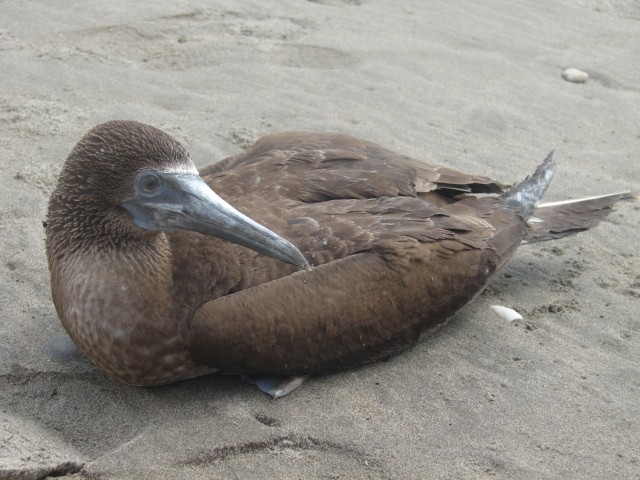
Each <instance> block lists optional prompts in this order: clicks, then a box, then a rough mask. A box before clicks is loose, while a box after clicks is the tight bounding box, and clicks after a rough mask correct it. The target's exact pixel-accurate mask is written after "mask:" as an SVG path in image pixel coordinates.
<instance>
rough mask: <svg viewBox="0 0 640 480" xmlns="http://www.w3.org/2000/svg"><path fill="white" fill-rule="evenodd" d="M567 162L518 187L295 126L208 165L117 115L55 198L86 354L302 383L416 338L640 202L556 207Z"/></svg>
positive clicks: (137, 372) (163, 375)
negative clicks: (528, 248)
mask: <svg viewBox="0 0 640 480" xmlns="http://www.w3.org/2000/svg"><path fill="white" fill-rule="evenodd" d="M554 166H555V162H554V160H553V155H549V157H547V159H546V160H545V161H544V163H543V164H542V165H540V166H539V167H538V169H537V170H536V171H535V173H534V174H533V175H531V176H530V177H528V178H527V179H526V180H525V181H523V182H522V183H520V184H519V185H516V186H514V187H511V188H506V187H504V186H503V185H501V184H500V183H498V182H496V181H493V180H491V179H489V178H487V177H483V176H477V175H469V174H466V173H462V172H458V171H456V170H452V169H450V168H446V167H439V166H432V165H429V164H426V163H423V162H419V161H416V160H413V159H411V158H409V157H406V156H404V155H399V154H396V153H393V152H391V151H390V150H387V149H385V148H383V147H380V146H378V145H376V144H374V143H370V142H367V141H363V140H358V139H356V138H353V137H350V136H347V135H342V134H335V133H303V132H285V133H279V134H274V135H269V136H266V137H263V138H261V139H260V140H259V141H258V142H257V143H256V144H255V145H254V146H253V147H252V148H251V149H249V150H248V151H246V152H244V153H241V154H240V155H237V156H234V157H230V158H227V159H226V160H223V161H221V162H219V163H217V164H214V165H212V166H209V167H207V168H204V169H203V170H202V171H201V172H200V173H198V171H197V170H196V168H195V166H194V164H193V163H192V161H191V159H190V157H189V153H188V151H187V150H186V149H185V148H184V147H183V146H182V145H181V144H180V143H179V142H177V141H176V140H174V139H173V138H172V137H170V136H169V135H167V134H166V133H164V132H162V131H160V130H158V129H156V128H154V127H151V126H149V125H145V124H142V123H138V122H133V121H112V122H108V123H104V124H101V125H98V126H96V127H94V128H93V129H92V130H91V131H89V132H88V133H87V134H86V135H85V136H84V137H83V138H82V139H81V140H80V141H79V142H78V144H77V145H76V146H75V147H74V149H73V150H72V152H71V153H70V155H69V157H68V158H67V161H66V163H65V165H64V167H63V170H62V172H61V174H60V179H59V181H58V185H57V187H56V189H55V191H54V192H53V194H52V196H51V200H50V203H49V211H48V216H47V241H46V245H47V256H48V260H49V269H50V272H51V289H52V296H53V301H54V304H55V307H56V311H57V313H58V316H59V317H60V319H61V321H62V324H63V325H64V327H65V329H66V331H67V332H68V334H69V336H70V337H71V339H72V340H73V342H75V344H76V345H77V346H78V347H79V348H80V350H81V351H82V352H83V353H84V354H85V355H86V356H87V357H89V358H90V359H91V360H92V361H93V362H94V363H95V364H96V365H97V366H98V367H100V368H101V369H102V370H104V371H105V372H107V373H108V374H109V375H111V376H112V377H114V378H116V379H118V380H120V381H122V382H126V383H128V384H132V385H161V384H166V383H171V382H175V381H179V380H184V379H188V378H192V377H195V376H199V375H204V374H207V373H210V372H214V371H219V372H223V373H239V374H250V375H277V376H288V377H295V378H296V379H298V383H299V378H300V377H301V376H305V375H309V374H315V373H326V372H333V371H337V370H341V369H345V368H350V367H355V366H358V365H362V364H365V363H368V362H372V361H375V360H378V359H381V358H384V357H388V356H389V355H391V354H394V353H397V352H400V351H402V350H405V349H407V348H409V347H411V346H412V345H414V344H415V343H416V342H417V341H418V339H419V338H420V336H421V334H422V333H424V332H425V331H427V330H429V329H430V328H432V327H434V326H437V325H440V324H443V323H444V322H445V321H446V320H447V319H448V318H450V317H451V316H452V315H453V314H454V313H455V312H456V311H457V310H458V309H460V308H461V307H462V306H463V305H464V304H466V303H467V302H469V301H470V300H471V299H472V298H473V297H474V296H475V295H476V294H478V293H479V292H480V291H481V290H482V289H483V288H484V287H485V286H486V285H487V283H488V282H489V280H490V279H491V278H492V276H493V275H494V274H495V273H496V272H497V271H499V270H500V268H501V267H502V266H503V265H504V264H505V262H506V261H507V260H508V259H509V258H510V257H511V256H512V254H513V253H514V251H515V250H516V249H517V248H518V246H519V245H520V244H521V243H523V242H528V243H532V242H536V241H540V240H548V239H552V238H559V237H563V236H566V235H570V234H573V233H576V232H579V231H582V230H586V229H588V228H591V227H592V226H594V225H595V224H597V222H598V220H599V219H600V218H602V217H604V216H605V215H606V214H608V213H609V211H610V210H611V206H612V205H613V204H614V203H615V202H616V201H617V200H620V199H626V198H631V197H632V195H631V194H629V193H619V194H613V195H605V196H601V197H594V198H590V199H586V200H580V201H570V202H560V203H556V204H549V205H548V206H545V205H544V204H542V205H538V203H539V201H540V198H541V197H542V194H543V193H544V191H545V190H546V188H547V186H548V184H549V182H550V180H551V177H552V175H553V171H554ZM214 192H217V193H214ZM218 195H219V196H218ZM223 199H224V200H223ZM227 202H229V203H227ZM231 205H234V207H235V208H234V207H231ZM236 209H237V210H236ZM241 212H242V213H241ZM249 217H250V218H249ZM285 238H286V239H287V240H285ZM291 385H295V382H294V383H293V384H291ZM259 386H261V388H263V389H265V390H267V391H269V392H270V393H272V394H275V395H280V394H282V393H286V391H288V390H287V389H285V390H279V388H280V387H273V386H266V387H265V385H264V384H259ZM289 388H291V387H289Z"/></svg>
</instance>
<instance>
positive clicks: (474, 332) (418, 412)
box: [0, 0, 640, 479]
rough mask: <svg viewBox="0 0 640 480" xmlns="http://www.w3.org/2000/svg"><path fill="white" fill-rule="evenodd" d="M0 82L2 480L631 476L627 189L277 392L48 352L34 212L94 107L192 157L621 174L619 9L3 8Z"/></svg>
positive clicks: (623, 89) (634, 31)
mask: <svg viewBox="0 0 640 480" xmlns="http://www.w3.org/2000/svg"><path fill="white" fill-rule="evenodd" d="M569 67H572V68H578V69H580V70H583V71H585V72H587V73H588V74H589V76H590V77H589V80H588V81H587V82H586V83H584V84H576V83H571V82H568V81H566V80H564V79H563V78H562V72H563V70H564V69H566V68H569ZM0 80H1V86H2V88H1V89H0V169H1V182H2V188H1V189H0V236H1V238H2V249H1V252H0V318H1V320H0V477H2V478H14V477H18V478H42V477H44V476H46V475H47V474H53V475H57V476H68V477H69V478H95V479H111V478H115V479H121V478H152V479H153V478H193V479H199V478H202V479H204V478H206V479H210V478H243V479H244V478H283V479H294V478H343V479H347V478H348V479H358V478H451V479H462V478H492V479H494V478H499V479H514V478H538V479H544V478H580V479H585V478H640V477H639V475H638V472H640V367H639V365H640V258H639V256H638V249H639V244H638V240H637V238H638V232H639V229H638V227H639V225H640V208H639V206H638V204H637V203H636V204H633V203H627V204H624V205H621V206H620V207H619V208H618V210H617V212H615V213H614V214H613V215H612V216H611V217H610V220H609V221H607V222H606V223H604V224H603V225H601V227H599V228H598V229H596V230H594V231H592V232H589V233H586V234H583V235H580V236H577V237H573V238H570V239H565V240H562V241H557V242H554V243H543V244H536V245H532V246H528V247H523V248H522V249H520V250H519V252H518V253H517V254H516V256H515V258H514V259H513V260H512V261H511V263H510V264H509V266H508V268H507V269H506V271H505V272H504V273H503V274H501V275H500V276H499V278H497V279H496V280H495V281H494V282H493V284H492V285H490V286H489V288H488V289H487V290H486V291H485V292H484V293H483V294H482V295H481V296H479V297H478V298H477V299H476V300H475V301H474V302H473V303H472V304H470V305H469V306H467V307H466V308H465V309H463V310H462V311H461V312H460V313H459V314H458V315H457V316H456V317H455V318H454V319H452V321H451V322H450V323H449V325H447V327H445V328H444V329H441V330H440V331H438V332H437V333H436V334H435V335H433V336H432V337H430V338H428V339H427V340H426V341H425V342H424V343H422V344H421V345H419V346H417V347H416V348H414V349H412V350H411V351H410V352H408V353H406V354H403V355H400V356H397V357H395V358H392V359H391V360H389V361H388V362H385V363H380V364H376V365H372V366H368V367H365V368H360V369H356V370H353V371H348V372H345V373H342V374H337V375H331V376H324V377H318V378H314V379H311V380H309V381H308V382H307V383H305V384H304V385H303V386H302V387H301V388H299V389H298V390H297V391H295V392H294V393H293V394H291V395H290V396H289V397H286V398H284V399H280V400H277V401H273V400H271V399H270V398H269V397H267V396H266V395H264V394H262V393H261V392H259V391H258V390H257V389H255V388H254V387H253V386H251V385H248V384H246V383H243V382H242V381H240V380H239V379H238V378H236V377H221V376H210V377H205V378H200V379H197V380H194V381H189V382H184V383H181V384H177V385H172V386H168V387H162V388H152V389H141V388H133V387H128V386H125V385H121V384H119V383H117V382H115V381H113V380H110V379H109V378H107V377H105V376H104V375H103V374H102V373H101V372H99V371H98V370H97V369H96V368H95V367H94V366H93V365H92V364H90V363H89V362H88V361H86V360H79V361H73V362H70V363H58V362H57V361H55V360H53V359H52V358H51V357H50V356H49V355H47V354H46V352H45V348H46V345H47V343H48V342H49V340H50V339H52V338H55V337H56V336H58V335H60V334H62V333H63V329H62V327H61V325H60V323H59V321H58V319H57V317H56V313H55V311H54V308H53V305H52V303H51V297H50V293H49V277H48V271H47V265H46V258H45V255H44V231H43V227H42V221H43V220H44V219H45V216H46V205H47V199H48V196H49V194H50V192H51V190H52V189H53V186H54V184H55V180H56V176H57V173H58V172H59V171H60V168H61V165H62V163H63V161H64V159H65V157H66V155H67V153H68V152H69V150H70V149H71V147H72V146H73V145H74V144H75V142H76V141H77V140H78V139H79V138H80V136H81V135H82V134H83V133H84V132H86V131H87V130H88V129H89V128H90V127H91V126H93V125H95V124H97V123H99V122H102V121H105V120H110V119H116V118H118V119H123V118H126V119H135V120H140V121H143V122H148V123H151V124H153V125H155V126H158V127H160V128H162V129H164V130H166V131H168V132H169V133H171V134H173V135H174V136H176V137H177V138H179V139H180V140H181V141H183V142H184V143H185V144H187V145H188V146H189V148H190V149H191V151H192V154H193V157H194V159H195V161H196V163H197V165H200V166H203V165H207V164H209V163H212V162H215V161H217V160H220V159H222V158H223V157H225V156H227V155H230V154H232V153H235V152H237V151H239V150H240V149H241V148H245V147H247V146H248V145H249V144H250V143H251V142H252V141H254V140H255V139H256V138H258V137H259V136H260V135H262V134H265V133H268V132H274V131H280V130H288V129H298V130H303V129H304V130H333V131H338V132H345V133H351V134H354V135H356V136H360V137H363V138H366V139H369V140H373V141H376V142H378V143H381V144H383V145H385V146H387V147H390V148H393V149H395V150H397V151H401V152H403V153H406V154H409V155H411V156H414V157H417V158H420V159H424V160H426V161H430V162H437V163H442V164H446V165H449V166H452V167H455V168H458V169H463V170H468V171H472V172H474V173H478V174H485V175H490V176H492V177H495V178H498V179H500V180H501V181H503V182H506V183H511V182H515V181H517V180H520V179H522V178H523V177H524V176H525V175H526V174H528V173H529V172H531V171H532V170H533V168H534V166H535V165H536V164H537V163H538V162H539V161H541V160H542V159H543V158H544V156H545V155H546V154H547V153H548V151H549V150H551V149H554V148H555V149H556V151H557V155H558V160H559V168H558V173H557V175H556V178H555V181H554V183H553V185H552V186H551V188H550V190H549V192H548V195H547V199H548V200H560V199H564V198H577V197H580V196H589V195H597V194H603V193H608V192H616V191H621V190H629V189H631V190H635V191H638V190H640V167H639V160H640V159H639V157H638V155H639V152H640V115H639V114H638V112H640V7H639V6H638V3H637V2H634V1H633V0H626V1H625V0H580V1H574V2H561V1H552V0H541V1H539V2H528V1H524V0H521V1H515V2H499V1H497V0H487V1H485V2H474V1H470V0H467V1H460V2H452V1H450V0H447V1H444V0H434V1H430V2H424V1H423V0H404V1H398V2H384V1H382V0H316V1H304V0H278V1H271V2H259V1H247V2H234V1H231V0H227V1H212V2H206V3H205V2H197V1H190V0H174V1H171V2H166V1H157V2H138V3H134V2H127V1H124V0H111V1H110V2H80V1H44V0H40V1H29V2H25V1H22V0H4V1H2V2H0ZM492 304H499V305H505V306H508V307H514V308H516V309H518V310H519V311H520V312H521V313H522V314H523V316H524V318H525V319H524V321H521V322H516V323H515V324H509V323H507V322H505V321H504V320H501V319H499V318H497V317H496V316H494V315H493V314H492V312H491V309H490V305H492Z"/></svg>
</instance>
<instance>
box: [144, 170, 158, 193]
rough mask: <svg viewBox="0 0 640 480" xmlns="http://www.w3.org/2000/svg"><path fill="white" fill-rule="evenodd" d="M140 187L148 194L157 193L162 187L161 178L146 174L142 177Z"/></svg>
mask: <svg viewBox="0 0 640 480" xmlns="http://www.w3.org/2000/svg"><path fill="white" fill-rule="evenodd" d="M140 187H141V188H142V191H143V192H144V193H146V194H153V193H156V191H157V190H158V188H159V187H160V178H159V177H158V176H157V175H155V174H153V173H146V174H144V175H143V176H141V177H140Z"/></svg>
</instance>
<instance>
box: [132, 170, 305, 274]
mask: <svg viewBox="0 0 640 480" xmlns="http://www.w3.org/2000/svg"><path fill="white" fill-rule="evenodd" d="M122 207H123V208H124V209H125V210H127V211H128V212H129V213H130V214H131V216H132V217H133V220H134V221H135V222H136V224H137V225H138V226H139V227H141V228H144V229H147V230H156V231H160V230H187V231H193V232H199V233H204V234H207V235H213V236H215V237H219V238H222V239H224V240H228V241H230V242H233V243H237V244H239V245H242V246H244V247H247V248H250V249H251V250H255V251H256V252H258V253H261V254H263V255H266V256H268V257H272V258H277V259H279V260H282V261H283V262H286V263H289V264H291V265H295V266H297V267H299V268H301V269H308V268H309V262H307V260H306V259H305V258H304V256H303V255H302V253H300V251H299V250H298V249H297V248H296V247H295V246H294V245H293V244H292V243H290V242H289V241H287V240H285V239H284V238H282V237H281V236H279V235H278V234H276V233H275V232H272V231H271V230H269V229H268V228H266V227H263V226H262V225H260V224H259V223H257V222H255V221H253V220H251V219H250V218H249V217H247V216H246V215H244V214H242V213H240V212H239V211H238V210H236V209H235V208H233V207H232V206H231V205H229V204H228V203H227V202H225V201H224V200H222V199H221V198H220V197H219V196H218V195H216V193H215V192H214V191H213V190H211V188H209V186H208V185H207V184H206V183H205V182H204V180H203V179H202V178H201V177H200V176H199V175H191V174H177V173H160V172H156V171H152V170H147V171H143V172H141V173H140V174H138V176H137V177H136V195H135V197H134V198H133V199H131V200H128V201H127V202H125V203H123V204H122Z"/></svg>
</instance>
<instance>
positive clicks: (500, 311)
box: [491, 305, 523, 322]
mask: <svg viewBox="0 0 640 480" xmlns="http://www.w3.org/2000/svg"><path fill="white" fill-rule="evenodd" d="M491 310H493V313H495V314H496V315H497V316H498V317H500V318H502V319H503V320H506V321H507V322H515V321H516V320H523V318H522V315H520V314H519V313H518V312H516V311H515V310H514V309H513V308H507V307H502V306H500V305H491Z"/></svg>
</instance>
